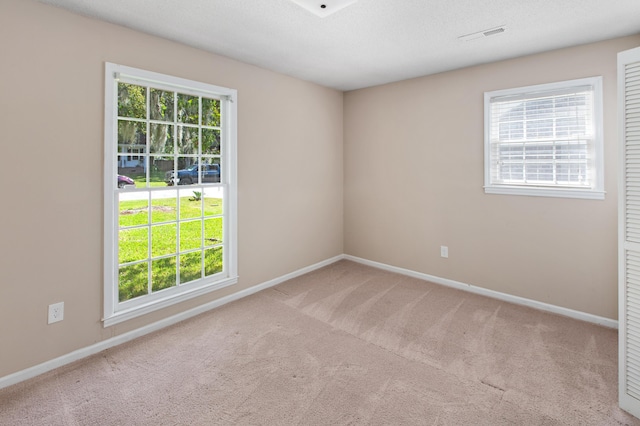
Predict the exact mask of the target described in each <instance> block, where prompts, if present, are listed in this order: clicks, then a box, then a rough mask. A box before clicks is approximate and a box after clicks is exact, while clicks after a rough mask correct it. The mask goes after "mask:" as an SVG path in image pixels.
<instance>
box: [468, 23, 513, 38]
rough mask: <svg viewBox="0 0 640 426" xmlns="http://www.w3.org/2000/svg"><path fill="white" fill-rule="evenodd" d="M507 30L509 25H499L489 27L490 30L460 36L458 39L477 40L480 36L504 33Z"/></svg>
mask: <svg viewBox="0 0 640 426" xmlns="http://www.w3.org/2000/svg"><path fill="white" fill-rule="evenodd" d="M506 30H507V27H506V26H504V25H501V26H499V27H495V28H489V29H488V30H482V31H478V32H477V33H472V34H467V35H463V36H460V37H458V39H459V40H462V41H471V40H477V39H479V38H484V37H489V36H492V35H496V34H502V33H503V32H505V31H506Z"/></svg>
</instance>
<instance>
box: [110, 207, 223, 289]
mask: <svg viewBox="0 0 640 426" xmlns="http://www.w3.org/2000/svg"><path fill="white" fill-rule="evenodd" d="M178 202H179V207H180V222H179V224H177V223H176V218H177V215H178V208H177V207H178V205H177V202H176V199H175V198H166V199H156V200H152V203H151V204H152V209H151V215H150V216H149V205H148V201H147V200H136V201H122V202H120V220H119V222H120V227H121V228H123V229H120V231H119V232H120V234H119V253H118V257H119V263H120V264H124V263H129V262H138V261H143V262H142V263H139V264H135V265H129V266H122V267H120V276H119V283H120V284H119V287H120V301H124V300H128V299H131V298H134V297H137V296H140V295H143V294H147V293H148V289H147V282H148V273H149V268H150V270H151V287H152V291H158V290H162V289H165V288H169V287H172V286H175V285H177V284H178V283H179V284H184V283H187V282H190V281H194V280H196V279H199V278H202V274H203V273H204V276H208V275H212V274H215V273H218V272H221V271H222V247H220V244H222V230H223V223H222V217H220V216H219V215H221V214H222V199H220V198H211V197H205V198H202V200H196V199H195V197H181V198H180V199H179V201H178ZM202 212H204V215H203V214H202ZM149 221H150V222H149ZM149 223H151V227H150V228H149V227H148V226H143V227H141V228H126V227H131V226H139V225H148V224H149ZM149 229H150V232H151V239H150V240H151V257H161V256H163V257H164V258H163V259H155V260H152V261H149V260H148V259H149ZM178 230H179V237H178ZM203 232H204V239H203ZM178 240H179V241H178ZM178 249H179V251H180V254H178ZM189 251H191V252H189ZM184 252H188V253H184ZM203 252H204V267H203V264H202V258H203ZM178 265H179V266H180V267H179V273H178V272H177V271H178Z"/></svg>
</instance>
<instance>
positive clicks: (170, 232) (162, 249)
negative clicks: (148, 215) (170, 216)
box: [151, 224, 177, 257]
mask: <svg viewBox="0 0 640 426" xmlns="http://www.w3.org/2000/svg"><path fill="white" fill-rule="evenodd" d="M176 242H177V233H176V225H175V224H171V225H155V226H152V227H151V256H153V257H159V256H165V255H167V254H173V253H175V252H176Z"/></svg>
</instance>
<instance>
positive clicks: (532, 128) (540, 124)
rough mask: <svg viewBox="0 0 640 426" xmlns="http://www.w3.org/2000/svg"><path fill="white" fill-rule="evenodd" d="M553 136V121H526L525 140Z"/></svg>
mask: <svg viewBox="0 0 640 426" xmlns="http://www.w3.org/2000/svg"><path fill="white" fill-rule="evenodd" d="M552 136H553V120H533V121H527V139H542V138H550V137H552Z"/></svg>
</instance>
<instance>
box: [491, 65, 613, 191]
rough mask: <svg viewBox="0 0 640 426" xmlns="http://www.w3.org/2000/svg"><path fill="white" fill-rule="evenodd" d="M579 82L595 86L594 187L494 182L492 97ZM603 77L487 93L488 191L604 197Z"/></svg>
mask: <svg viewBox="0 0 640 426" xmlns="http://www.w3.org/2000/svg"><path fill="white" fill-rule="evenodd" d="M577 86H592V87H593V102H594V108H593V114H594V117H593V118H594V125H595V135H594V153H595V157H596V158H595V161H594V165H595V170H594V173H595V177H594V185H593V186H592V187H591V188H584V189H582V188H570V187H554V186H536V185H526V186H525V185H510V184H494V183H491V165H490V159H491V110H490V107H491V99H493V98H497V97H501V96H513V95H518V94H531V93H535V92H545V91H552V90H560V89H566V88H571V87H577ZM602 101H603V97H602V77H600V76H598V77H588V78H581V79H576V80H567V81H561V82H556V83H548V84H539V85H534V86H525V87H518V88H513V89H504V90H495V91H492V92H485V93H484V191H485V193H486V194H503V195H527V196H537V197H560V198H583V199H593V200H604V198H605V191H604V148H603V140H604V135H603V118H602V117H603V106H602Z"/></svg>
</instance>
